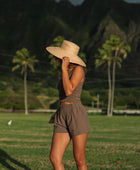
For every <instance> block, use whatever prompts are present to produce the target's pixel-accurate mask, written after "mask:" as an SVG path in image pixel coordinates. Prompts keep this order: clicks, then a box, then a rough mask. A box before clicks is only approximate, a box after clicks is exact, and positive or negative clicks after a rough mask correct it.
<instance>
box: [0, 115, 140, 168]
mask: <svg viewBox="0 0 140 170" xmlns="http://www.w3.org/2000/svg"><path fill="white" fill-rule="evenodd" d="M50 116H51V115H50V114H29V115H28V116H25V115H24V114H0V169H13V170H15V169H19V170H22V169H26V170H28V169H32V170H33V169H35V170H52V169H53V168H52V166H51V163H50V161H49V151H50V144H51V138H52V132H53V125H51V124H48V120H49V118H50ZM89 119H90V123H91V128H92V131H91V132H90V133H89V136H88V141H87V148H86V158H87V164H88V169H93V170H94V169H140V117H132V116H114V117H106V116H99V115H89ZM9 120H12V124H11V126H8V121H9ZM64 165H65V168H66V170H70V169H72V170H76V166H75V161H74V158H73V152H72V143H70V145H69V146H68V148H67V150H66V152H65V154H64Z"/></svg>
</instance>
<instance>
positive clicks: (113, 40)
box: [95, 35, 131, 116]
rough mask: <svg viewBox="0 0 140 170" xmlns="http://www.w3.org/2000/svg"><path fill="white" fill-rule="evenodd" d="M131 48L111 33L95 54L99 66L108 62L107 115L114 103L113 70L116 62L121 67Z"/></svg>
mask: <svg viewBox="0 0 140 170" xmlns="http://www.w3.org/2000/svg"><path fill="white" fill-rule="evenodd" d="M130 51H131V48H130V46H129V45H124V42H123V41H121V39H120V37H117V36H115V35H111V36H110V38H109V40H106V42H105V43H104V44H103V45H102V49H100V48H99V49H98V52H99V55H96V58H97V57H98V58H97V59H96V61H95V65H96V67H99V66H100V65H102V64H106V63H107V64H108V83H109V94H108V109H107V115H108V116H112V112H113V103H114V91H115V70H116V64H117V65H118V66H119V67H120V68H121V63H122V61H123V59H126V57H127V52H130ZM112 63H113V70H112V79H111V71H110V68H111V65H112Z"/></svg>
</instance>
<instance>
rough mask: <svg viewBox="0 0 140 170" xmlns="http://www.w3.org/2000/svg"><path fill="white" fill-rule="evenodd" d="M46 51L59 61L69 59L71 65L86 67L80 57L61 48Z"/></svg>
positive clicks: (50, 48)
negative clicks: (64, 58)
mask: <svg viewBox="0 0 140 170" xmlns="http://www.w3.org/2000/svg"><path fill="white" fill-rule="evenodd" d="M46 50H47V51H48V52H49V53H51V54H52V55H54V56H55V57H57V58H59V59H62V58H63V57H69V59H70V63H74V64H78V65H81V66H83V67H86V64H85V63H84V62H83V60H82V59H81V58H80V57H79V56H77V55H73V54H71V53H68V51H65V50H63V49H62V48H60V47H46Z"/></svg>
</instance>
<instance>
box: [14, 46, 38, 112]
mask: <svg viewBox="0 0 140 170" xmlns="http://www.w3.org/2000/svg"><path fill="white" fill-rule="evenodd" d="M12 62H13V63H14V64H16V65H15V66H14V67H13V68H12V71H15V70H17V69H19V68H21V74H24V103H25V114H28V102H27V67H29V68H30V69H31V71H32V72H34V71H35V69H34V64H35V63H37V62H38V60H37V59H36V57H35V56H30V53H29V51H28V50H27V49H26V48H22V49H21V50H18V51H17V52H16V55H15V56H14V58H13V61H12Z"/></svg>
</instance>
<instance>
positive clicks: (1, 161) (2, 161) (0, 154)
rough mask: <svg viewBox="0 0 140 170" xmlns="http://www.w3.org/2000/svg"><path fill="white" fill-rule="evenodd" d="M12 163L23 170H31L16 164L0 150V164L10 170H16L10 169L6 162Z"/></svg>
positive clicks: (14, 160) (14, 169)
mask: <svg viewBox="0 0 140 170" xmlns="http://www.w3.org/2000/svg"><path fill="white" fill-rule="evenodd" d="M9 161H10V162H11V163H14V164H15V165H17V166H19V167H21V168H23V169H25V170H31V169H30V168H28V167H27V166H26V165H24V164H22V163H20V162H18V161H17V160H16V159H14V158H12V157H11V156H10V155H8V154H7V153H6V152H5V151H4V150H2V149H0V164H2V165H3V166H5V167H6V168H8V169H10V170H16V168H14V167H12V166H11V165H10V164H9V163H8V162H9Z"/></svg>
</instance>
